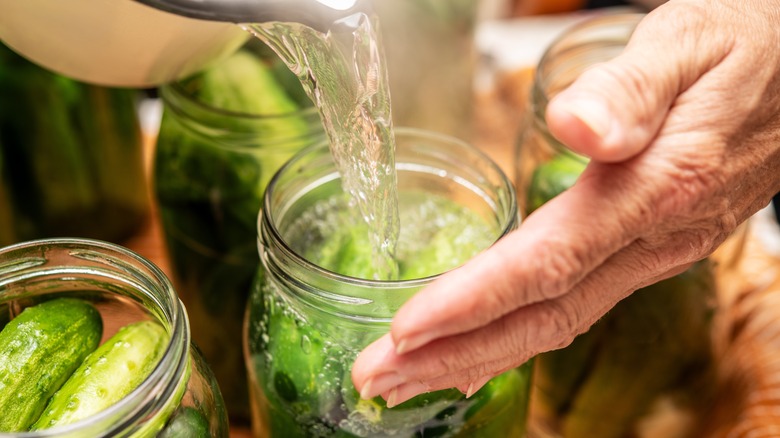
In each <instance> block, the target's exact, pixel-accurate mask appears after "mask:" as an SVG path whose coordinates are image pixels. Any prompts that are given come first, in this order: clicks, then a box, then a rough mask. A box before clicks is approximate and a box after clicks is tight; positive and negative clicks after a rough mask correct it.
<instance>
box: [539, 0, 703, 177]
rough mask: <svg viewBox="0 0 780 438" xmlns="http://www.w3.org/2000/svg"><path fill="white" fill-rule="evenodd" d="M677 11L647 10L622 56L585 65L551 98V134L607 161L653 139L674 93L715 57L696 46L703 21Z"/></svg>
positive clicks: (673, 8)
mask: <svg viewBox="0 0 780 438" xmlns="http://www.w3.org/2000/svg"><path fill="white" fill-rule="evenodd" d="M677 9H679V7H677V6H675V5H671V4H670V5H666V6H664V7H662V8H659V9H658V10H656V11H654V12H653V13H651V14H649V15H648V16H647V17H645V19H644V20H643V21H642V22H641V23H640V25H639V26H638V27H637V29H636V30H635V32H634V34H633V35H632V36H631V39H630V42H629V44H628V46H627V47H626V49H625V50H624V52H623V53H622V54H621V55H619V56H617V57H616V58H614V59H612V60H609V61H607V62H603V63H600V64H598V65H594V66H593V67H591V68H589V69H588V70H586V71H585V72H584V73H582V74H581V75H580V76H579V77H578V78H577V80H575V81H574V83H572V84H571V85H570V86H569V87H568V88H567V89H565V90H564V91H562V92H560V93H559V94H557V95H556V96H554V97H553V98H552V99H551V100H550V102H549V104H548V106H547V111H546V120H547V124H548V127H549V130H550V132H551V133H552V135H553V136H555V137H556V138H558V139H559V140H560V141H561V142H562V143H563V144H565V145H567V146H568V147H570V148H571V149H573V150H574V151H576V152H579V153H582V154H584V155H586V156H588V157H591V158H593V159H595V160H598V161H605V162H617V161H623V160H625V159H627V158H629V157H632V156H634V155H636V154H637V153H639V152H640V151H642V150H644V149H645V148H646V147H647V146H648V145H649V144H650V143H651V142H652V140H653V138H654V137H655V136H656V134H657V133H658V131H659V129H660V128H661V126H662V124H663V123H664V120H665V118H666V115H667V114H668V112H669V110H670V109H671V108H672V106H673V105H674V102H675V99H676V98H677V96H678V95H679V94H680V93H682V92H683V91H684V90H685V89H687V88H688V87H689V86H691V85H692V84H693V83H694V82H695V81H696V80H697V79H698V78H699V77H700V76H701V75H703V74H704V73H705V72H706V71H708V70H709V69H710V68H711V66H712V63H713V62H714V60H712V59H709V58H707V56H706V54H707V53H709V52H705V51H704V50H702V48H700V47H698V45H699V43H700V38H699V37H698V32H697V31H696V28H697V27H699V26H701V25H702V24H699V23H698V22H697V21H696V20H695V19H688V18H687V17H689V16H691V15H692V14H682V15H681V14H677V12H679V11H677ZM679 15H681V16H679ZM699 15H700V14H694V17H697V16H699ZM682 17H686V18H682ZM670 20H673V21H674V22H675V25H670V22H671V21H670ZM659 32H662V33H663V34H664V38H658V34H659ZM670 33H673V34H672V35H670ZM691 54H702V55H701V56H692V55H691Z"/></svg>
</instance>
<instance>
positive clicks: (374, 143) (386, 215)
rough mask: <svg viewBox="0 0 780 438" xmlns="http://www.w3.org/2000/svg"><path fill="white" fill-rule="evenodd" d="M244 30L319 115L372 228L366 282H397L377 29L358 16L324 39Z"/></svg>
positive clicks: (258, 27)
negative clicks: (279, 63) (286, 71)
mask: <svg viewBox="0 0 780 438" xmlns="http://www.w3.org/2000/svg"><path fill="white" fill-rule="evenodd" d="M243 27H244V28H245V29H246V30H248V31H249V32H251V33H252V34H254V35H255V36H257V37H258V38H260V39H261V40H263V41H264V42H265V43H266V44H268V45H269V46H270V47H271V48H272V49H273V50H274V51H275V52H276V53H277V54H278V55H279V56H280V57H281V58H282V60H284V62H285V63H286V64H287V66H288V67H289V68H290V69H291V70H292V71H293V73H295V74H296V75H297V76H298V78H299V79H300V80H301V83H302V84H303V86H304V88H305V90H306V92H307V94H308V95H309V97H310V98H311V99H312V101H314V103H315V105H316V106H317V108H318V110H319V112H320V117H321V119H322V122H323V125H324V127H325V131H326V133H327V135H328V138H329V141H330V150H331V154H332V155H333V158H334V161H335V162H336V167H337V169H338V171H339V173H340V174H341V180H342V184H343V187H344V191H345V192H347V193H349V195H350V205H351V206H354V208H357V209H358V211H359V212H360V215H361V216H362V218H363V220H364V221H365V223H366V224H367V227H366V228H365V230H366V232H367V233H368V236H369V239H370V242H371V246H370V247H369V248H370V249H371V257H372V260H373V262H372V264H371V266H370V267H371V271H372V272H370V275H368V277H367V278H372V279H396V278H398V274H399V272H398V264H397V262H396V255H395V249H396V244H397V239H398V234H399V228H400V223H399V215H398V205H397V203H398V201H397V187H396V173H395V140H394V137H393V131H392V126H391V125H392V124H391V115H390V114H391V112H390V91H389V88H388V81H387V72H386V67H385V58H384V55H383V50H382V45H381V42H380V38H379V32H378V26H377V23H376V21H375V20H374V19H373V18H372V17H369V16H368V15H366V14H362V13H360V14H354V15H351V16H349V17H345V18H344V19H341V20H339V21H337V22H335V23H333V25H332V26H331V28H330V30H329V31H328V33H327V34H325V33H322V32H319V31H316V30H314V29H312V28H310V27H308V26H305V25H303V24H299V23H282V22H270V23H261V24H248V25H243Z"/></svg>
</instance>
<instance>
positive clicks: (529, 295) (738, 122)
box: [352, 0, 780, 406]
mask: <svg viewBox="0 0 780 438" xmlns="http://www.w3.org/2000/svg"><path fill="white" fill-rule="evenodd" d="M777 23H780V2H772V1H761V0H728V1H727V0H696V1H693V0H691V1H675V0H672V1H671V2H669V3H667V4H665V5H664V6H661V7H660V8H658V9H656V10H655V11H653V12H652V13H650V14H649V15H648V16H647V17H646V18H645V19H644V20H643V21H642V22H641V23H640V25H639V27H638V28H637V30H636V31H635V33H634V35H633V37H632V39H631V41H630V43H629V45H628V46H627V48H626V50H625V51H624V53H623V54H622V55H621V56H619V57H618V58H616V59H614V60H612V61H610V62H608V63H604V64H600V65H598V66H596V67H594V68H592V69H589V70H588V71H586V72H585V73H584V74H583V75H582V76H581V77H580V78H579V79H578V80H577V81H576V82H575V83H574V84H573V85H572V86H571V87H570V88H568V89H567V90H565V91H564V92H562V93H560V94H559V95H558V96H556V98H554V99H553V101H551V102H550V104H549V105H548V110H547V122H548V126H549V128H550V130H551V132H552V133H553V134H554V135H555V136H556V137H558V138H559V139H560V140H561V141H562V142H563V143H565V144H566V145H568V146H569V147H571V148H572V149H574V150H576V151H578V152H580V153H582V154H585V155H587V156H590V157H591V158H592V161H591V163H590V164H589V166H588V168H587V169H586V170H585V172H584V173H583V174H582V176H581V177H580V179H579V181H577V183H576V184H575V185H574V186H573V187H572V188H571V189H570V190H568V191H566V192H564V193H563V194H561V195H559V196H558V197H556V198H555V199H553V200H551V201H550V202H548V203H547V204H545V205H544V206H543V207H541V208H540V209H538V210H536V211H535V212H534V213H533V214H532V215H530V216H529V217H528V218H527V219H526V220H525V221H524V223H523V224H522V225H521V226H520V228H519V229H518V230H516V231H515V232H513V233H511V234H509V235H507V236H506V237H505V238H504V239H502V240H501V241H499V242H498V243H496V244H495V245H494V246H493V247H492V248H490V249H489V250H487V251H485V252H484V253H482V254H481V255H479V256H478V257H476V258H475V259H473V260H472V261H470V262H469V263H467V264H466V265H465V266H464V267H462V268H459V269H456V270H454V271H452V272H450V273H448V274H447V275H444V276H442V277H441V278H440V279H439V280H437V281H436V282H434V283H433V284H431V285H430V286H429V287H427V288H426V289H424V290H423V291H421V292H420V293H419V294H417V295H416V296H415V297H413V298H412V299H411V300H409V302H407V303H406V304H405V305H404V306H403V307H402V308H401V309H400V311H399V312H398V314H397V316H396V317H395V319H394V321H393V324H392V329H391V332H390V333H389V334H388V335H386V336H384V337H382V338H380V339H379V340H377V341H376V342H375V343H373V344H371V345H370V346H368V347H367V348H366V349H365V350H364V351H363V352H362V353H361V354H360V356H359V357H358V359H357V360H356V362H355V365H354V367H353V371H352V377H353V381H354V383H355V386H356V387H357V388H358V390H359V391H360V393H361V396H362V397H364V398H367V397H373V396H375V395H382V396H383V397H385V399H387V401H388V405H390V406H392V405H395V404H398V403H401V402H403V401H405V400H407V399H409V398H411V397H413V396H415V395H417V394H420V393H423V392H427V391H431V390H437V389H443V388H451V387H456V388H459V389H460V390H461V391H463V392H464V393H467V394H468V395H470V394H472V393H473V392H475V391H476V390H477V389H479V387H481V386H482V385H483V384H484V383H485V382H486V381H487V380H488V379H489V378H491V377H493V376H495V375H498V374H500V373H502V372H504V371H506V370H508V369H511V368H513V367H516V366H518V365H520V364H521V363H523V362H524V361H526V360H528V359H529V358H530V357H532V356H534V355H536V354H538V353H541V352H545V351H549V350H552V349H557V348H561V347H565V346H566V345H568V344H569V343H570V342H571V341H572V340H573V339H574V337H575V336H577V335H578V334H580V333H583V332H585V331H587V330H588V328H589V327H590V326H591V325H592V324H593V323H594V322H596V321H597V320H598V319H599V318H600V317H601V316H603V315H604V314H605V313H606V312H607V311H608V310H609V309H611V308H612V307H613V306H614V305H615V304H616V303H617V302H618V301H620V300H621V299H623V298H625V297H626V296H628V295H629V294H630V293H631V292H632V291H634V290H636V289H638V288H640V287H643V286H646V285H648V284H651V283H654V282H656V281H658V280H660V279H662V278H666V277H669V276H672V275H674V274H676V273H679V272H682V271H683V270H684V269H686V268H687V267H688V266H690V264H691V263H693V262H695V261H697V260H700V259H702V258H704V257H706V256H707V255H709V254H710V253H712V252H713V251H714V250H715V249H716V248H717V246H718V245H719V244H720V243H721V242H723V240H724V239H725V238H726V237H727V236H728V235H729V234H730V233H731V232H732V231H733V230H734V229H735V228H736V227H737V226H738V225H739V224H740V223H741V222H743V221H745V220H746V219H747V218H749V217H750V216H751V215H752V214H753V213H755V212H756V211H758V210H759V209H760V208H762V207H764V206H766V205H767V203H768V202H769V200H770V199H771V197H772V195H773V194H774V193H776V192H778V191H780V50H778V48H780V26H778V24H777Z"/></svg>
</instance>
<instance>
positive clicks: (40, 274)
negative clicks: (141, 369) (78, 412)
mask: <svg viewBox="0 0 780 438" xmlns="http://www.w3.org/2000/svg"><path fill="white" fill-rule="evenodd" d="M90 293H107V294H110V295H111V296H112V297H113V298H118V299H119V300H120V302H126V301H129V302H132V303H134V305H138V306H140V308H142V309H143V311H144V312H145V313H148V314H149V315H150V317H151V318H153V319H156V320H157V321H158V322H159V323H160V324H161V325H162V326H163V327H164V328H165V329H166V330H167V332H168V334H169V335H170V340H169V343H168V345H167V346H166V350H165V353H164V355H163V357H162V359H161V360H160V363H159V364H158V365H157V366H156V367H155V368H154V370H153V371H152V373H151V374H150V375H149V376H148V377H147V378H146V379H145V380H144V381H143V382H142V383H141V384H140V385H139V386H138V387H137V388H136V389H135V390H133V391H132V392H131V393H130V394H128V395H127V396H126V397H125V398H123V399H121V400H120V401H118V402H117V403H115V404H114V405H112V406H111V407H109V408H107V409H105V410H103V411H101V412H99V413H97V414H95V415H93V416H91V417H89V418H86V419H84V420H81V421H79V422H76V423H73V424H70V425H67V426H63V427H58V428H55V429H51V430H40V431H35V432H25V433H15V434H2V433H0V437H14V438H40V437H54V436H56V437H84V436H92V437H102V436H115V435H120V436H129V435H136V434H137V435H139V436H144V432H146V431H147V428H149V427H150V425H157V423H156V422H155V418H156V417H158V416H160V417H161V418H164V417H165V416H167V414H170V410H171V409H173V407H174V406H175V405H176V404H177V403H178V400H179V399H180V397H181V396H182V394H183V393H184V390H185V389H186V385H187V379H188V377H189V372H190V370H189V360H190V357H189V344H190V330H189V322H188V320H187V315H186V312H185V310H184V307H183V305H182V304H181V302H180V301H179V299H178V297H177V295H176V292H175V291H174V290H173V287H172V285H171V283H170V281H169V280H168V278H167V277H166V276H165V274H163V272H162V271H160V269H159V268H157V267H156V266H154V265H153V264H152V263H150V262H149V261H147V260H145V259H144V258H142V257H141V256H139V255H137V254H135V253H133V252H131V251H129V250H126V249H124V248H121V247H119V246H116V245H112V244H109V243H105V242H100V241H94V240H88V239H46V240H38V241H31V242H26V243H22V244H18V245H13V246H9V247H6V248H4V249H2V250H0V306H4V307H5V306H8V308H9V309H10V308H12V307H13V306H15V304H13V303H17V304H18V303H26V304H22V306H24V305H27V304H32V303H35V302H36V301H38V300H39V299H41V298H43V297H44V296H45V297H47V298H48V297H51V296H52V295H57V294H60V295H62V294H90ZM115 311H116V310H115ZM122 311H124V309H123V310H120V311H119V312H122ZM107 315H108V314H107ZM139 318H140V316H139ZM105 319H106V315H104V320H105ZM150 433H152V432H150ZM152 434H153V433H152Z"/></svg>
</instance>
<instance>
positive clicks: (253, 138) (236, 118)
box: [160, 83, 325, 150]
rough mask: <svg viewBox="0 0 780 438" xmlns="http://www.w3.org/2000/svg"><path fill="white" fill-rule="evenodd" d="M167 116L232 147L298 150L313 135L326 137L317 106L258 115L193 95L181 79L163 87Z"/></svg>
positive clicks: (211, 140)
mask: <svg viewBox="0 0 780 438" xmlns="http://www.w3.org/2000/svg"><path fill="white" fill-rule="evenodd" d="M160 97H161V99H162V101H163V105H164V106H163V108H164V117H172V118H174V119H175V120H176V121H177V122H178V123H179V124H180V125H181V126H183V127H184V128H185V129H187V130H188V131H190V132H191V133H193V134H194V135H197V136H200V137H203V138H205V139H206V140H208V141H209V143H210V144H221V145H223V146H225V147H230V148H250V149H256V148H258V147H260V146H273V147H275V148H279V147H282V148H285V147H289V148H291V150H297V149H299V148H300V147H301V145H302V144H311V139H313V138H314V139H319V138H321V137H323V136H324V135H325V134H324V129H323V127H322V123H321V121H320V115H319V113H318V112H317V108H316V107H314V106H309V107H305V108H301V109H300V110H298V111H295V112H290V113H286V114H270V115H258V114H249V113H242V112H235V111H229V110H225V109H221V108H218V107H214V106H211V105H209V104H207V103H205V102H203V101H201V100H199V99H197V98H196V97H195V96H193V94H192V93H190V92H188V91H187V90H185V88H184V87H183V86H182V85H181V84H180V83H171V84H167V85H164V86H162V87H160Z"/></svg>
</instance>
